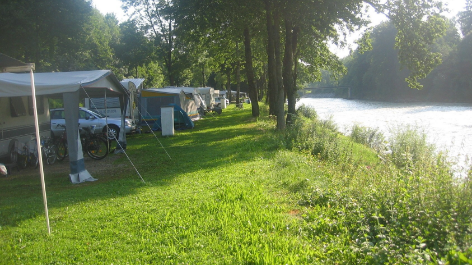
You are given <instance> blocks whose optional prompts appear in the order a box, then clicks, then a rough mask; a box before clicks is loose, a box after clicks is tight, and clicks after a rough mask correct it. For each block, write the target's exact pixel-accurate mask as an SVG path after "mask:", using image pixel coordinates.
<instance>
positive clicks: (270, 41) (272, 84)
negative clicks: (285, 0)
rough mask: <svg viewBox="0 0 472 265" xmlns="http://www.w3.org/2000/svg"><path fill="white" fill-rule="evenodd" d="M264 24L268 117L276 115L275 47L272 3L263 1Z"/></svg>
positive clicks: (269, 0)
mask: <svg viewBox="0 0 472 265" xmlns="http://www.w3.org/2000/svg"><path fill="white" fill-rule="evenodd" d="M264 3H265V8H266V20H267V21H266V23H267V62H268V65H267V72H268V79H269V80H268V89H267V98H268V100H269V115H275V114H276V97H277V73H276V69H275V46H274V34H273V17H272V1H271V0H265V1H264Z"/></svg>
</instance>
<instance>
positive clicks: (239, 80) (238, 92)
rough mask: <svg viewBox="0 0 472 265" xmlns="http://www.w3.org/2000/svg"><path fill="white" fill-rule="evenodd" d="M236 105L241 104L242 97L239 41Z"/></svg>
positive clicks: (237, 46) (237, 45) (237, 50)
mask: <svg viewBox="0 0 472 265" xmlns="http://www.w3.org/2000/svg"><path fill="white" fill-rule="evenodd" d="M236 57H237V59H236V105H239V103H241V102H240V98H241V95H240V93H241V62H240V61H239V43H237V42H236Z"/></svg>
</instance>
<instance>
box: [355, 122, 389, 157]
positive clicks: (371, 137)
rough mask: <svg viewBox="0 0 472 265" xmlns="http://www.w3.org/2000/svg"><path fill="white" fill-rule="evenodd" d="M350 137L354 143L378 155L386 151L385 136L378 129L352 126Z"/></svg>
mask: <svg viewBox="0 0 472 265" xmlns="http://www.w3.org/2000/svg"><path fill="white" fill-rule="evenodd" d="M350 136H351V138H352V140H354V142H357V143H360V144H363V145H366V146H368V147H370V148H372V149H374V150H375V151H377V152H379V153H381V152H384V151H385V149H386V146H385V136H384V135H383V133H382V132H380V130H379V129H372V128H368V127H363V126H360V125H359V124H354V125H353V126H352V131H351V135H350Z"/></svg>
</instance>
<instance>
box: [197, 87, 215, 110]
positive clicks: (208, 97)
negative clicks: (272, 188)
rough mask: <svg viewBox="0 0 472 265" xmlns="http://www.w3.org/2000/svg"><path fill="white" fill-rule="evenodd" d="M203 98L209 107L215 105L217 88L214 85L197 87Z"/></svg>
mask: <svg viewBox="0 0 472 265" xmlns="http://www.w3.org/2000/svg"><path fill="white" fill-rule="evenodd" d="M197 89H198V92H199V93H200V95H201V97H202V99H203V100H204V101H205V104H206V105H207V106H208V107H212V106H213V105H215V95H214V93H215V89H214V88H212V87H199V88H197Z"/></svg>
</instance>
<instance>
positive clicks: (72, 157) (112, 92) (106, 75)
mask: <svg viewBox="0 0 472 265" xmlns="http://www.w3.org/2000/svg"><path fill="white" fill-rule="evenodd" d="M34 84H35V86H36V95H44V96H47V97H50V98H62V99H63V102H64V113H65V121H66V130H67V144H68V149H69V161H70V175H69V176H70V179H71V181H72V183H81V182H84V181H92V180H95V179H94V178H93V177H92V176H91V175H90V174H89V172H88V171H87V170H86V169H85V164H84V158H83V153H82V148H81V146H80V141H79V140H78V137H79V135H78V123H77V117H78V111H79V101H80V98H85V97H104V96H105V97H106V96H115V97H116V96H118V97H120V102H121V106H122V108H123V107H124V105H125V104H124V102H125V99H126V92H125V88H124V87H123V86H122V85H121V84H120V82H119V81H118V79H117V78H116V77H115V75H114V74H113V73H112V72H111V71H110V70H96V71H77V72H58V73H36V74H35V75H34ZM18 96H31V78H30V74H13V73H2V74H0V97H18ZM121 131H123V132H124V131H125V130H124V128H122V129H121ZM125 137H126V136H125V135H120V141H121V142H126V139H125ZM121 138H123V139H121Z"/></svg>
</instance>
